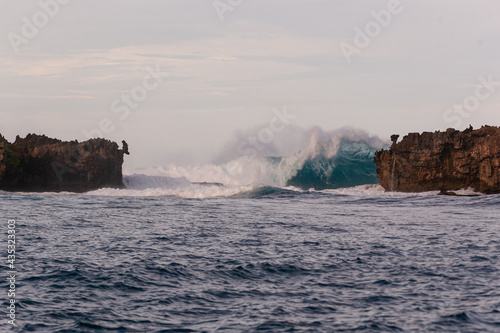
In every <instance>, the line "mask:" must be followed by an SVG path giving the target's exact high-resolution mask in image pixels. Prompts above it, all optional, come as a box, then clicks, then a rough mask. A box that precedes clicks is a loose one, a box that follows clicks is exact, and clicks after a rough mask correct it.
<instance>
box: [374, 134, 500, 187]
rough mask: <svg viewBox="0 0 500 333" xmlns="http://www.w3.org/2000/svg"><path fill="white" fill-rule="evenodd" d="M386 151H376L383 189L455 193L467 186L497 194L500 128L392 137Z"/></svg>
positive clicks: (499, 180)
mask: <svg viewBox="0 0 500 333" xmlns="http://www.w3.org/2000/svg"><path fill="white" fill-rule="evenodd" d="M394 138H395V140H393V144H392V146H391V148H390V149H389V150H388V151H387V150H381V151H378V152H376V153H375V163H376V164H377V176H378V178H379V181H380V184H381V185H382V186H383V187H384V189H385V190H387V191H401V192H423V191H442V192H446V191H454V190H459V189H466V188H472V189H474V190H476V191H478V192H482V193H487V194H493V193H500V128H499V127H492V126H483V127H481V129H478V130H473V129H472V127H470V128H469V129H467V130H465V131H463V132H460V131H456V130H454V129H448V130H447V131H446V132H434V133H430V132H424V133H422V134H419V133H410V134H408V135H406V136H405V137H404V138H403V140H401V142H399V143H397V141H396V140H397V137H396V136H393V139H394Z"/></svg>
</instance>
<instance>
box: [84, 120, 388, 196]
mask: <svg viewBox="0 0 500 333" xmlns="http://www.w3.org/2000/svg"><path fill="white" fill-rule="evenodd" d="M301 135H302V136H303V137H305V138H306V139H305V140H303V142H302V143H301V144H299V145H298V147H296V149H295V152H294V153H292V154H289V155H287V156H262V155H263V154H261V155H260V156H259V154H254V155H244V156H239V157H235V158H232V159H229V160H227V161H222V162H219V163H213V164H206V165H191V166H181V165H176V164H170V165H167V166H163V167H156V168H151V169H148V170H144V171H143V172H142V173H141V174H137V173H130V174H128V175H125V176H124V179H123V181H124V185H125V188H126V190H113V189H101V190H98V191H93V192H90V193H91V194H102V195H167V196H179V197H190V198H206V197H228V196H261V195H269V194H273V193H274V194H276V193H279V194H283V193H286V191H294V192H303V191H308V190H327V189H338V188H348V187H354V186H358V185H366V184H378V179H377V174H376V166H375V163H374V162H373V157H374V154H375V151H376V150H377V149H380V148H382V147H383V146H384V143H383V142H382V141H381V140H380V139H378V138H377V137H370V136H369V135H368V134H367V133H366V132H363V131H359V130H354V129H343V130H338V131H333V132H325V131H322V130H321V129H319V128H313V129H311V130H309V131H306V132H305V133H301ZM279 150H280V149H279V147H278V148H277V147H273V151H274V153H275V154H279ZM288 150H289V149H288Z"/></svg>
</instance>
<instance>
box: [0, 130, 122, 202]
mask: <svg viewBox="0 0 500 333" xmlns="http://www.w3.org/2000/svg"><path fill="white" fill-rule="evenodd" d="M2 145H3V149H2ZM122 164H123V150H120V149H118V145H117V144H116V143H114V142H111V141H109V140H104V139H91V140H88V141H85V142H81V143H79V142H77V141H71V142H64V141H61V140H57V139H51V138H48V137H46V136H45V135H35V134H29V135H28V136H26V138H24V139H22V138H19V136H18V137H16V141H15V142H14V143H13V144H10V143H8V142H7V141H6V140H5V139H4V140H3V142H2V143H0V189H1V190H6V191H30V192H40V191H51V192H59V191H69V192H86V191H90V190H95V189H99V188H102V187H115V188H121V187H123V183H122ZM2 171H3V172H2Z"/></svg>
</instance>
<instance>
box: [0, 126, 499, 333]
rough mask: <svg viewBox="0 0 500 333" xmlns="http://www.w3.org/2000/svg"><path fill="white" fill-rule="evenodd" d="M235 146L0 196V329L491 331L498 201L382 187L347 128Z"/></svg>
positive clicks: (376, 142) (370, 148) (365, 141)
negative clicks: (12, 282) (9, 260)
mask: <svg viewBox="0 0 500 333" xmlns="http://www.w3.org/2000/svg"><path fill="white" fill-rule="evenodd" d="M237 144H238V141H237V140H236V144H235V145H233V146H228V147H225V149H224V151H223V153H221V154H219V156H218V158H217V159H216V161H214V163H205V164H200V165H195V164H191V165H182V164H175V163H172V164H170V165H166V166H161V167H154V168H148V169H143V170H127V171H126V173H125V175H124V178H123V181H124V185H125V187H124V188H122V189H111V188H103V189H98V190H96V191H91V192H87V193H9V192H1V191H0V213H1V215H2V217H3V218H4V222H5V223H6V222H7V221H8V220H15V221H16V222H15V224H16V269H17V275H16V302H17V303H16V322H17V325H16V326H15V327H9V326H7V325H4V326H2V328H1V330H2V331H5V332H7V331H11V332H61V333H62V332H89V333H90V332H272V333H275V332H402V331H404V332H492V333H493V332H498V331H499V329H500V293H499V290H500V269H499V267H500V241H499V238H498V235H499V234H500V222H499V221H500V218H499V217H500V215H499V211H500V195H491V196H488V195H477V196H456V197H450V196H438V195H436V194H437V193H436V192H429V193H394V192H385V191H384V189H383V188H382V187H381V186H380V185H379V184H378V181H377V177H376V167H375V164H374V162H373V154H374V152H375V151H376V150H377V149H380V148H383V147H386V146H387V143H386V142H383V141H381V140H380V139H378V138H376V137H371V136H369V135H368V134H366V133H365V132H361V131H357V130H352V129H349V130H345V129H344V130H341V131H333V132H325V131H322V130H320V129H318V128H316V129H311V130H308V131H304V132H303V133H302V134H301V136H300V138H299V140H291V139H290V138H289V137H287V136H285V137H283V138H281V139H280V138H278V140H277V141H276V142H275V143H274V144H273V145H269V146H268V147H266V148H265V149H263V150H262V151H259V152H258V154H254V155H243V156H241V155H239V154H238V150H237V148H236V147H237ZM459 194H474V193H473V192H472V191H471V190H468V189H464V190H462V191H459ZM6 230H7V229H6ZM6 237H7V234H6V233H4V238H3V239H4V240H5V241H6V240H7V238H6ZM5 255H6V253H5ZM6 288H7V287H5V288H4V290H3V292H2V293H3V294H4V296H5V295H7V291H8V289H6ZM7 302H8V299H7V298H6V297H4V301H3V305H4V309H6V307H7V306H8V305H9V304H8V303H7ZM5 314H7V312H6V310H5ZM5 318H7V317H5ZM5 318H4V319H5Z"/></svg>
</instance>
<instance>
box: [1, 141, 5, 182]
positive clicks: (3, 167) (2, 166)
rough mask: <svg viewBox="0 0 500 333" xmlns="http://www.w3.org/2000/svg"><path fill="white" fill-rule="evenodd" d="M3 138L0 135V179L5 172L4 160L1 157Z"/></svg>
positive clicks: (3, 144)
mask: <svg viewBox="0 0 500 333" xmlns="http://www.w3.org/2000/svg"><path fill="white" fill-rule="evenodd" d="M4 140H5V139H4V138H3V137H2V136H1V135H0V179H2V176H3V175H4V173H5V161H4V159H3V154H4V146H5V143H4Z"/></svg>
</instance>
